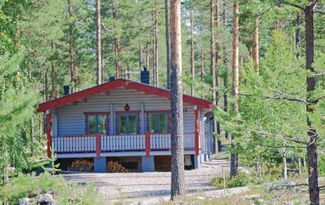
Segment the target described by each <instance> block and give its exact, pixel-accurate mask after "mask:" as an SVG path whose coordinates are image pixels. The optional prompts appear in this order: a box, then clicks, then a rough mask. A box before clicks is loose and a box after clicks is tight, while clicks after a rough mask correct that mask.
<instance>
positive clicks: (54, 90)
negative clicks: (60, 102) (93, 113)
mask: <svg viewBox="0 0 325 205" xmlns="http://www.w3.org/2000/svg"><path fill="white" fill-rule="evenodd" d="M51 48H52V50H53V51H54V44H53V43H51ZM51 82H52V93H51V94H52V99H55V98H57V97H58V96H59V93H58V90H57V77H56V69H55V63H54V59H52V60H51Z"/></svg>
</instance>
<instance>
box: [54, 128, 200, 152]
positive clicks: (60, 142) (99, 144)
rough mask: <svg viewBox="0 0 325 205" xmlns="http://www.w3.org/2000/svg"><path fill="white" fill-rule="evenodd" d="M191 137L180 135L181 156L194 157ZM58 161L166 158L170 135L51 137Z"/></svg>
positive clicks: (192, 134)
mask: <svg viewBox="0 0 325 205" xmlns="http://www.w3.org/2000/svg"><path fill="white" fill-rule="evenodd" d="M196 143H198V142H196V141H195V134H194V133H189V134H184V151H185V154H194V153H196V152H198V150H195V147H196V146H195V144H196ZM51 145H52V151H54V154H55V156H56V157H58V158H70V157H101V156H102V157H107V156H150V155H170V154H171V152H170V149H171V135H170V134H151V133H145V134H128V135H101V134H94V135H65V136H58V137H52V142H51Z"/></svg>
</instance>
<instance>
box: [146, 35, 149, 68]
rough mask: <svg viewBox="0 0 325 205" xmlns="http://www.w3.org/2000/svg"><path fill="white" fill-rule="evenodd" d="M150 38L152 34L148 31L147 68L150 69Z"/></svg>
mask: <svg viewBox="0 0 325 205" xmlns="http://www.w3.org/2000/svg"><path fill="white" fill-rule="evenodd" d="M149 40H150V34H149V32H148V35H147V41H148V42H147V45H146V68H148V69H149V67H150V43H149Z"/></svg>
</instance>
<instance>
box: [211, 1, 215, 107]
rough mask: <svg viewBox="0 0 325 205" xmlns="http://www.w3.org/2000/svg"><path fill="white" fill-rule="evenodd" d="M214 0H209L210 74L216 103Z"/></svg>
mask: <svg viewBox="0 0 325 205" xmlns="http://www.w3.org/2000/svg"><path fill="white" fill-rule="evenodd" d="M213 9H214V0H210V32H211V34H210V74H211V78H212V85H211V87H212V96H213V103H214V104H215V105H216V102H217V101H216V100H217V96H216V80H215V78H216V50H215V39H214V38H215V34H214V26H215V25H214V18H215V17H214V14H213V13H214V12H213Z"/></svg>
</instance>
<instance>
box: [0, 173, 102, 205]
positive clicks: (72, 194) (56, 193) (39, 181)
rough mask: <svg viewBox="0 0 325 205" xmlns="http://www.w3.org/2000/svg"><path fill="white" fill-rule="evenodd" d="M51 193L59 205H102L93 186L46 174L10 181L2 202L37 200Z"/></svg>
mask: <svg viewBox="0 0 325 205" xmlns="http://www.w3.org/2000/svg"><path fill="white" fill-rule="evenodd" d="M44 193H50V194H51V195H52V196H53V198H54V200H55V201H56V202H57V203H58V204H84V205H96V204H102V203H101V201H100V198H101V197H99V196H98V193H96V189H95V188H94V187H93V186H85V187H80V186H79V185H77V184H74V183H68V182H66V181H65V180H64V179H63V177H61V176H60V175H56V176H53V175H50V174H49V173H47V172H45V173H43V174H41V175H40V176H38V177H36V176H35V175H34V174H21V175H19V176H18V177H15V178H13V179H11V180H10V182H9V183H8V184H7V185H6V186H3V187H1V189H0V202H1V204H2V202H3V201H4V200H6V201H8V202H9V204H15V203H17V202H18V201H19V199H21V198H23V197H29V198H35V197H36V196H37V195H40V194H44Z"/></svg>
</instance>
